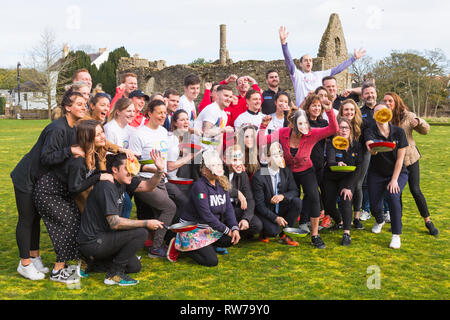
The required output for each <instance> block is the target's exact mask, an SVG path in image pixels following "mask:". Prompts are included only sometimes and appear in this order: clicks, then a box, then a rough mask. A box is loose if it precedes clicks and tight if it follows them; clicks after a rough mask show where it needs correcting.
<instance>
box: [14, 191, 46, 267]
mask: <svg viewBox="0 0 450 320" xmlns="http://www.w3.org/2000/svg"><path fill="white" fill-rule="evenodd" d="M14 193H15V195H16V205H17V212H18V213H19V219H18V221H17V227H16V241H17V246H18V247H19V255H20V258H22V259H29V258H30V251H36V250H39V240H40V234H41V216H40V215H39V214H38V213H37V210H36V208H35V207H34V204H33V194H32V193H25V192H22V191H19V190H18V189H17V188H14Z"/></svg>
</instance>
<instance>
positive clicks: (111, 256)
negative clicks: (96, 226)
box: [80, 228, 148, 273]
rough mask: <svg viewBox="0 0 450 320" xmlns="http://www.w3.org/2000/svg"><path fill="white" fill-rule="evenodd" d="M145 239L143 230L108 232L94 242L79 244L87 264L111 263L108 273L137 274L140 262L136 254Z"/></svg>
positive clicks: (145, 233) (145, 230)
mask: <svg viewBox="0 0 450 320" xmlns="http://www.w3.org/2000/svg"><path fill="white" fill-rule="evenodd" d="M147 237H148V232H147V229H145V228H136V229H131V230H120V231H114V232H108V233H104V234H102V235H101V236H100V237H99V238H98V239H97V240H95V241H92V242H90V243H82V244H80V251H81V253H82V255H83V256H84V257H85V258H86V259H87V260H88V263H89V262H90V263H95V262H96V261H102V262H104V261H111V262H112V263H111V264H110V271H113V270H116V271H124V272H127V273H137V272H139V271H140V270H141V262H140V261H139V259H138V258H137V257H136V253H137V252H138V250H140V249H142V248H143V247H144V242H145V240H147Z"/></svg>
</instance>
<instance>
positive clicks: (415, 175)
mask: <svg viewBox="0 0 450 320" xmlns="http://www.w3.org/2000/svg"><path fill="white" fill-rule="evenodd" d="M383 100H384V103H385V104H386V105H387V106H388V107H389V108H390V109H391V110H392V120H391V123H392V124H393V125H395V126H398V127H400V128H402V129H403V130H405V133H406V138H407V140H408V144H409V145H408V147H407V148H406V154H405V160H404V164H405V166H406V170H407V171H408V185H409V190H410V191H411V194H412V196H413V198H414V201H415V202H416V205H417V208H418V209H419V212H420V215H421V216H422V218H423V219H424V220H425V226H426V228H427V229H428V231H429V232H430V234H431V235H434V236H436V235H438V234H439V230H438V229H437V228H436V227H435V226H434V224H433V222H432V221H431V219H430V213H429V211H428V206H427V201H426V200H425V197H424V195H423V193H422V191H421V190H420V169H419V159H420V152H419V150H418V149H417V146H416V142H415V141H414V138H413V130H414V131H416V132H418V133H420V134H428V132H429V131H430V125H429V124H428V123H427V122H426V121H425V120H423V119H421V118H419V117H417V116H416V115H415V114H414V113H413V112H410V111H409V109H408V107H407V106H406V105H405V103H404V102H403V100H402V98H401V97H400V96H399V95H398V94H396V93H394V92H386V93H385V95H384V99H383Z"/></svg>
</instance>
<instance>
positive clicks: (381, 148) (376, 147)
mask: <svg viewBox="0 0 450 320" xmlns="http://www.w3.org/2000/svg"><path fill="white" fill-rule="evenodd" d="M369 147H370V148H372V150H373V151H377V152H389V151H392V150H394V149H395V143H394V142H388V141H380V142H373V143H371V144H369Z"/></svg>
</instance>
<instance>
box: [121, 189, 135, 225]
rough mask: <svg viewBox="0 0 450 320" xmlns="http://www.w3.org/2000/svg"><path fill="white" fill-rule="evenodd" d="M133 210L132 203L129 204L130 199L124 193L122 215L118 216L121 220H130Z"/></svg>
mask: <svg viewBox="0 0 450 320" xmlns="http://www.w3.org/2000/svg"><path fill="white" fill-rule="evenodd" d="M132 208H133V203H132V202H131V198H130V196H129V195H128V193H126V192H125V197H124V198H123V208H122V214H121V215H120V216H121V217H122V218H127V219H129V218H130V215H131V209H132Z"/></svg>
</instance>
